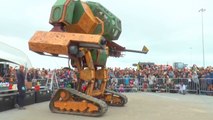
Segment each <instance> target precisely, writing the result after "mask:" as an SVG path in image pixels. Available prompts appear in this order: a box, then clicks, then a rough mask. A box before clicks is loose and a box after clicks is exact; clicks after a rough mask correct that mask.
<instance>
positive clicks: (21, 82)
mask: <svg viewBox="0 0 213 120" xmlns="http://www.w3.org/2000/svg"><path fill="white" fill-rule="evenodd" d="M16 79H17V88H18V93H19V94H18V97H17V104H16V105H15V107H17V108H18V109H20V110H24V109H25V108H24V97H25V92H26V87H25V72H24V66H23V65H20V68H19V70H17V71H16Z"/></svg>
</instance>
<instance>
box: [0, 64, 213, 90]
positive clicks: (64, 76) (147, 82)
mask: <svg viewBox="0 0 213 120" xmlns="http://www.w3.org/2000/svg"><path fill="white" fill-rule="evenodd" d="M53 71H54V72H55V73H56V76H57V77H58V79H59V84H60V87H72V88H76V82H77V79H78V76H79V73H78V72H77V69H69V68H62V69H55V70H50V69H44V68H42V69H34V68H31V69H29V70H27V72H26V73H27V74H26V80H27V81H29V82H31V81H33V80H39V79H50V77H51V76H50V73H52V72H53ZM108 71H109V72H108V73H109V81H108V86H107V87H108V88H110V89H112V90H116V91H119V92H124V91H138V90H142V91H147V90H150V89H151V90H155V91H159V90H160V91H165V90H166V89H167V88H170V89H171V88H174V87H176V86H175V85H177V84H178V85H181V84H182V85H188V88H190V87H192V86H190V84H189V83H195V84H196V86H194V87H195V89H198V88H200V87H201V86H200V85H201V84H202V83H203V81H204V82H205V83H206V84H205V85H204V84H202V85H203V86H202V87H206V88H207V89H212V87H211V85H212V84H213V80H212V79H213V67H211V66H209V67H206V68H202V67H197V66H196V65H193V66H192V67H190V68H187V67H185V68H183V69H177V68H174V67H172V66H170V65H155V64H151V65H149V64H147V65H144V66H140V67H138V68H124V69H121V68H108ZM15 72H16V68H13V67H9V70H8V72H7V74H6V75H4V77H3V76H1V77H0V82H4V81H5V80H6V79H7V80H8V81H9V82H15ZM60 80H62V81H60Z"/></svg>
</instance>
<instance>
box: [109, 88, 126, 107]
mask: <svg viewBox="0 0 213 120" xmlns="http://www.w3.org/2000/svg"><path fill="white" fill-rule="evenodd" d="M105 93H106V94H107V93H110V94H112V95H113V96H114V95H116V96H119V97H120V98H121V99H122V104H112V103H107V104H108V105H110V106H124V105H125V104H126V103H127V102H128V98H127V97H126V96H125V95H123V94H121V93H118V92H115V91H112V90H109V89H106V90H105Z"/></svg>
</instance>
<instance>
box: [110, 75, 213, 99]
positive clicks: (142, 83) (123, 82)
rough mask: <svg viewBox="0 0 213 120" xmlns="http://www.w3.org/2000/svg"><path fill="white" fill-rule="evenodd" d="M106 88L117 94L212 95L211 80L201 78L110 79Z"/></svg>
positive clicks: (212, 83) (212, 81) (212, 80)
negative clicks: (182, 92) (165, 93)
mask: <svg viewBox="0 0 213 120" xmlns="http://www.w3.org/2000/svg"><path fill="white" fill-rule="evenodd" d="M108 88H109V89H112V90H114V91H117V92H136V91H147V92H170V93H178V92H180V91H181V90H185V92H187V93H194V94H206V95H213V79H212V78H201V79H199V81H194V80H192V79H191V78H157V79H154V80H148V79H143V78H141V79H137V78H128V79H126V78H112V79H110V80H109V83H108Z"/></svg>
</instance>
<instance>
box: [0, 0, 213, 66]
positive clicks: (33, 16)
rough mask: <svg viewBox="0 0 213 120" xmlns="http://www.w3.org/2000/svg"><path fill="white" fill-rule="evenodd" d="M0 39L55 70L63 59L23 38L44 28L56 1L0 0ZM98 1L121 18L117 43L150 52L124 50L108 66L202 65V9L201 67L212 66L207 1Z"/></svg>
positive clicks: (211, 30) (211, 25)
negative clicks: (31, 47) (31, 48)
mask: <svg viewBox="0 0 213 120" xmlns="http://www.w3.org/2000/svg"><path fill="white" fill-rule="evenodd" d="M0 1H1V4H0V11H1V12H0V13H1V16H0V19H1V22H0V26H1V29H0V41H2V42H5V43H7V44H10V45H11V46H14V47H16V48H18V49H20V50H22V51H24V52H25V53H26V54H27V55H28V57H29V59H30V60H31V62H32V65H33V66H34V67H40V68H42V67H45V68H59V67H63V66H67V60H66V59H61V58H52V57H45V56H40V55H37V54H36V53H33V52H31V51H29V50H28V41H29V39H30V38H31V36H32V35H33V34H34V33H35V32H36V31H49V30H50V29H51V28H52V26H51V25H50V24H49V23H48V21H49V16H50V10H51V7H52V5H53V4H54V3H55V1H56V0H48V1H47V0H34V1H29V0H12V1H11V0H0ZM93 1H97V2H99V3H101V4H102V5H103V6H105V7H106V8H108V10H110V11H111V12H112V13H114V14H115V15H116V16H117V17H119V18H120V19H121V21H122V34H121V36H120V38H119V40H117V41H116V42H117V43H119V44H120V45H123V46H125V47H126V48H129V49H136V50H141V49H142V47H143V45H146V46H147V47H148V48H149V50H150V51H149V53H148V54H146V55H144V54H137V53H135V54H134V53H124V54H125V55H124V57H122V58H109V59H108V62H107V66H109V67H115V66H118V67H122V68H124V67H126V66H127V67H131V66H132V64H133V63H137V62H139V61H141V62H155V63H156V64H167V63H168V64H173V62H176V61H177V62H184V63H187V64H189V65H191V64H197V65H198V66H202V65H203V58H202V55H203V54H202V39H201V13H199V12H198V10H199V9H200V8H205V9H206V11H205V12H204V41H205V63H206V66H208V65H213V56H212V51H213V47H212V45H213V41H212V39H213V22H212V21H213V14H212V13H213V8H212V5H213V1H212V0H93Z"/></svg>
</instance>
